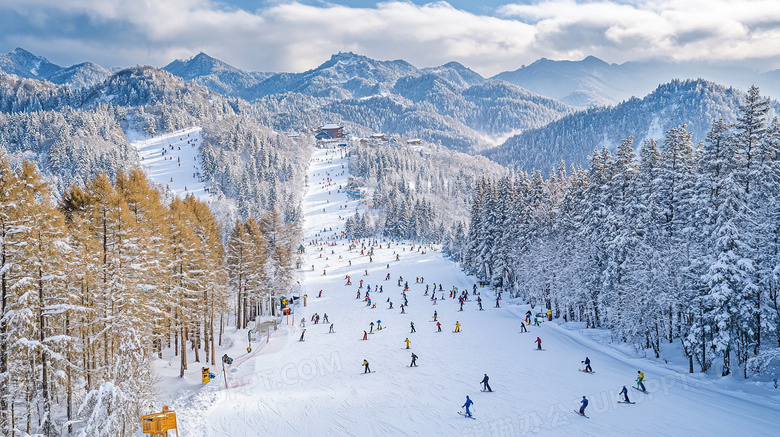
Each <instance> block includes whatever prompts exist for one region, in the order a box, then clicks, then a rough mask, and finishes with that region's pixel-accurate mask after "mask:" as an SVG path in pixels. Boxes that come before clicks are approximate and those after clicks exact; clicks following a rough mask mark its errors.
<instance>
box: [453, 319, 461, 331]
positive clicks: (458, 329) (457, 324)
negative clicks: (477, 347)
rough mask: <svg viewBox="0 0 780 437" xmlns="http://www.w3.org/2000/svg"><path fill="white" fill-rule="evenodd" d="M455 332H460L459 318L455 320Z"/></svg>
mask: <svg viewBox="0 0 780 437" xmlns="http://www.w3.org/2000/svg"><path fill="white" fill-rule="evenodd" d="M453 332H460V322H458V321H457V320H456V321H455V331H453Z"/></svg>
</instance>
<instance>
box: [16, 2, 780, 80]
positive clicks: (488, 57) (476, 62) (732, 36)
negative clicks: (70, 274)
mask: <svg viewBox="0 0 780 437" xmlns="http://www.w3.org/2000/svg"><path fill="white" fill-rule="evenodd" d="M7 12H13V13H14V14H15V15H16V16H18V17H20V19H21V20H24V21H25V22H24V26H22V25H20V26H17V28H16V30H14V31H3V30H0V44H3V45H8V46H10V47H7V49H8V50H10V49H12V48H13V47H14V46H16V45H18V46H22V47H24V48H26V49H28V50H30V51H32V52H34V53H36V54H42V55H44V56H47V57H49V58H50V59H51V60H52V61H54V62H58V63H61V64H70V63H76V62H81V61H85V60H91V61H95V62H98V63H100V64H102V65H105V66H113V65H134V64H136V63H149V64H152V65H158V66H161V65H164V64H167V63H168V62H170V61H171V60H173V59H175V58H181V57H188V56H192V55H194V54H196V53H197V52H199V51H204V52H206V53H208V54H210V55H212V56H214V57H217V58H220V59H223V60H225V61H227V62H229V63H232V64H234V65H236V66H238V67H240V68H244V69H250V70H263V71H302V70H305V69H308V68H312V67H314V66H316V65H318V64H320V63H322V62H323V61H325V60H326V59H327V58H328V57H329V56H330V55H331V54H332V53H335V52H338V51H340V50H341V51H345V50H351V51H355V52H358V53H360V54H364V55H367V56H370V57H374V58H377V59H400V58H402V59H405V60H407V61H409V62H411V63H412V64H414V65H417V66H432V65H438V64H442V63H444V62H447V61H451V60H456V61H459V62H461V63H463V64H464V65H466V66H469V67H471V68H474V69H475V70H477V71H479V72H480V73H482V74H485V75H492V74H495V73H497V72H499V71H502V70H510V69H516V68H518V67H519V66H520V65H521V64H527V63H529V62H532V61H533V60H535V59H538V58H539V57H548V58H553V59H579V58H582V57H584V56H587V55H595V56H598V57H601V58H603V59H605V60H607V61H610V62H624V61H627V60H642V59H650V58H654V59H658V58H662V59H675V60H709V61H735V60H745V59H770V60H774V59H778V58H780V2H777V1H776V0H742V1H728V0H706V1H705V0H686V1H674V0H643V1H637V2H626V1H620V0H614V1H581V0H577V1H574V0H552V1H540V2H536V3H533V4H510V5H506V6H503V7H501V8H499V9H498V11H497V14H496V15H495V16H486V15H475V14H472V13H469V12H465V11H461V10H457V9H455V8H453V7H451V6H450V5H449V4H447V3H445V2H434V3H429V4H427V5H423V6H418V5H414V4H412V3H408V2H397V1H390V2H386V3H379V4H378V5H377V6H376V7H373V8H350V7H346V6H339V5H334V4H324V5H322V6H310V5H304V4H300V3H295V2H293V3H286V2H280V3H275V2H272V3H270V6H268V7H266V8H263V9H259V10H256V11H252V12H247V11H243V10H240V9H234V8H233V9H228V8H226V7H225V6H224V4H222V3H217V2H212V1H209V0H158V1H151V0H149V1H126V0H101V1H93V0H27V1H24V2H19V1H16V0H0V15H3V14H4V13H7ZM75 23H77V24H75ZM0 24H2V20H1V19H0ZM19 29H23V30H19ZM778 66H780V65H778Z"/></svg>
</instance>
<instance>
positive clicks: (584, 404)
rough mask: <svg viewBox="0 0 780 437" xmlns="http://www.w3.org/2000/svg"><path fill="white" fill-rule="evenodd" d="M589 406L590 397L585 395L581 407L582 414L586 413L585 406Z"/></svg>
mask: <svg viewBox="0 0 780 437" xmlns="http://www.w3.org/2000/svg"><path fill="white" fill-rule="evenodd" d="M587 406H588V398H586V397H585V396H583V397H582V406H581V407H580V414H581V415H583V416H584V415H585V407H587Z"/></svg>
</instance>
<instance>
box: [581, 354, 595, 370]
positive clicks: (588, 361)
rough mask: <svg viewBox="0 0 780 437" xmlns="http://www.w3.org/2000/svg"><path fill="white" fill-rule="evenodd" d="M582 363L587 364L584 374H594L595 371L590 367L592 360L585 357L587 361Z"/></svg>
mask: <svg viewBox="0 0 780 437" xmlns="http://www.w3.org/2000/svg"><path fill="white" fill-rule="evenodd" d="M581 362H582V363H584V364H585V369H584V370H583V372H592V371H593V369H592V368H591V367H590V358H588V357H585V361H581Z"/></svg>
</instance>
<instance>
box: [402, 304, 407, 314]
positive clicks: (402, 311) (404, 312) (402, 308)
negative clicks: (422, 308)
mask: <svg viewBox="0 0 780 437" xmlns="http://www.w3.org/2000/svg"><path fill="white" fill-rule="evenodd" d="M401 314H406V313H405V312H404V304H401Z"/></svg>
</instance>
